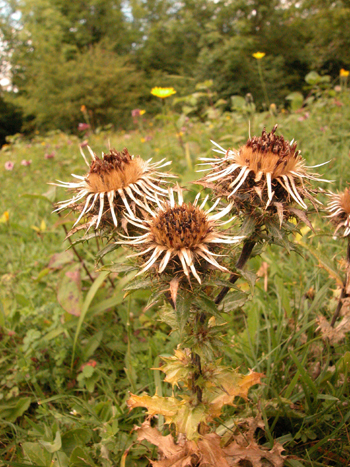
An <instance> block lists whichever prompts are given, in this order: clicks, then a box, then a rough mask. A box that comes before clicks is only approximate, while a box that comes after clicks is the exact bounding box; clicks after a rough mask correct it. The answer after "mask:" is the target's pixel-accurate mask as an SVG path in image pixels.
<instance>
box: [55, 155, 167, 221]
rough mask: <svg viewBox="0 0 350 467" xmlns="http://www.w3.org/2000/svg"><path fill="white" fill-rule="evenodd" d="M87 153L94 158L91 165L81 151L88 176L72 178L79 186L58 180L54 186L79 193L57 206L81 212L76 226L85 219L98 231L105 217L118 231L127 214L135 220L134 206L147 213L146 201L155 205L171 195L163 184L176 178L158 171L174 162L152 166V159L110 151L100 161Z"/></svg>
mask: <svg viewBox="0 0 350 467" xmlns="http://www.w3.org/2000/svg"><path fill="white" fill-rule="evenodd" d="M87 149H88V151H89V153H90V155H91V158H92V161H91V163H89V162H88V160H87V158H86V156H85V154H84V152H83V150H82V149H81V154H82V156H83V159H84V161H85V163H86V165H87V166H88V167H89V172H88V173H87V174H86V175H84V176H80V175H74V174H72V176H73V177H74V178H76V179H77V180H78V181H77V182H62V181H60V180H57V182H58V183H52V185H56V186H59V187H63V188H66V189H69V190H72V191H74V192H76V194H75V195H74V196H73V197H72V198H71V199H68V200H66V201H61V202H60V203H58V204H59V207H58V208H57V209H56V211H62V210H64V209H69V208H70V209H75V210H80V211H81V212H80V215H79V217H78V219H77V221H76V223H75V224H74V225H76V224H77V223H78V222H79V221H80V219H81V218H83V217H84V216H85V217H89V218H90V221H89V223H88V229H90V228H91V227H92V226H95V228H96V229H97V228H98V227H99V225H100V223H101V220H102V219H103V217H104V216H105V215H108V216H109V217H110V218H111V221H112V223H113V224H114V226H115V227H118V221H120V220H121V219H122V218H124V217H125V216H124V211H125V210H126V211H127V212H128V214H129V215H130V217H133V216H134V211H133V209H132V208H133V207H135V205H137V206H140V207H141V208H143V209H145V204H144V201H145V200H148V201H149V202H151V203H155V201H156V199H155V196H156V195H157V196H165V195H166V194H167V193H168V191H167V190H166V189H165V188H162V187H161V184H163V183H166V180H165V179H166V178H168V177H174V175H171V174H167V173H163V172H159V171H158V170H159V169H160V168H162V167H166V166H168V165H169V164H171V162H164V161H165V159H162V160H161V161H159V162H154V163H151V161H152V159H149V160H147V161H144V160H143V159H141V157H139V156H137V157H134V156H131V155H130V154H129V152H128V150H127V149H126V148H125V149H124V150H123V151H121V152H118V151H116V150H114V149H111V150H110V152H109V153H108V154H104V153H102V158H99V157H98V156H97V155H96V154H94V152H93V151H92V149H91V148H90V147H89V146H88V147H87ZM109 214H110V215H109Z"/></svg>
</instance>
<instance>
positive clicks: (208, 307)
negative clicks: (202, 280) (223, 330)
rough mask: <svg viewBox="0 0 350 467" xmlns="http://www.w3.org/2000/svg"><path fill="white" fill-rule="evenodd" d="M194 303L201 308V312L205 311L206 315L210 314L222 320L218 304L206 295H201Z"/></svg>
mask: <svg viewBox="0 0 350 467" xmlns="http://www.w3.org/2000/svg"><path fill="white" fill-rule="evenodd" d="M194 303H195V304H196V305H197V306H198V307H199V309H200V310H202V311H204V312H205V313H208V314H209V315H211V316H215V317H216V318H219V319H220V320H221V319H222V317H221V315H220V312H219V310H218V307H217V305H216V303H215V302H214V301H213V300H211V299H210V298H209V297H207V296H206V295H204V294H200V295H199V296H197V297H196V298H195V299H194Z"/></svg>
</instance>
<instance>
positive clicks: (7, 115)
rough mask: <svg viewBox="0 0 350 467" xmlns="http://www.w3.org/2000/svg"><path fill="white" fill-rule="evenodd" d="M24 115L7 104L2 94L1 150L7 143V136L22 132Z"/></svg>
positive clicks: (0, 112)
mask: <svg viewBox="0 0 350 467" xmlns="http://www.w3.org/2000/svg"><path fill="white" fill-rule="evenodd" d="M21 127H22V114H21V112H20V110H19V109H18V107H16V106H15V105H14V104H12V103H11V102H7V101H6V100H5V98H4V96H3V95H2V94H1V93H0V148H1V146H3V145H4V144H5V143H6V136H10V135H14V134H16V133H19V132H20V131H21Z"/></svg>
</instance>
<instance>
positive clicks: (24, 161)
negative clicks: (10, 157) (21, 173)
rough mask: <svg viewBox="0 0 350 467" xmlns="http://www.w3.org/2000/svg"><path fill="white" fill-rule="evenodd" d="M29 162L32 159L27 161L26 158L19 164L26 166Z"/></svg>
mask: <svg viewBox="0 0 350 467" xmlns="http://www.w3.org/2000/svg"><path fill="white" fill-rule="evenodd" d="M31 163H32V160H30V161H27V160H26V159H23V161H22V162H21V165H25V166H27V165H30V164H31Z"/></svg>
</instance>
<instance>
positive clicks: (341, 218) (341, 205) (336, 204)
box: [327, 188, 350, 237]
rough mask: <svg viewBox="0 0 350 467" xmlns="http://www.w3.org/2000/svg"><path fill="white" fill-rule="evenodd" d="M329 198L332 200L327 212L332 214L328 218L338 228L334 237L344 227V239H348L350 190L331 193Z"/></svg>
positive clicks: (349, 231)
mask: <svg viewBox="0 0 350 467" xmlns="http://www.w3.org/2000/svg"><path fill="white" fill-rule="evenodd" d="M328 196H330V197H331V199H330V201H329V203H328V204H327V211H328V212H330V213H331V214H330V215H329V216H327V217H329V218H331V220H332V222H333V223H334V224H336V226H337V227H336V229H335V231H334V235H336V233H337V232H338V230H339V229H341V228H342V227H344V232H343V237H347V236H348V235H349V234H350V188H345V190H344V191H342V192H341V193H332V192H329V193H328Z"/></svg>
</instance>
